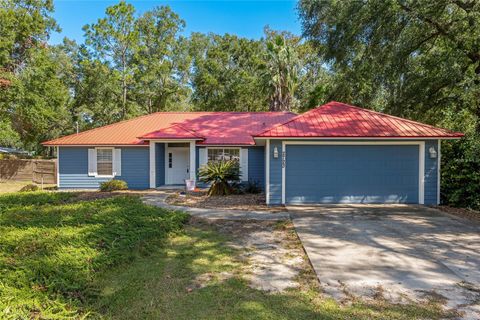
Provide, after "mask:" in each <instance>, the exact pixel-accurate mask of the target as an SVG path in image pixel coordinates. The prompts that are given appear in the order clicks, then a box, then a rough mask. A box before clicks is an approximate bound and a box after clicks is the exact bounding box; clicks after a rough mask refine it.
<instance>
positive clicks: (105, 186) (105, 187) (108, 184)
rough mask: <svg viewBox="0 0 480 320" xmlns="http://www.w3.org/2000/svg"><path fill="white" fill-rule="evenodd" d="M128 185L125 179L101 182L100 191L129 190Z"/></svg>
mask: <svg viewBox="0 0 480 320" xmlns="http://www.w3.org/2000/svg"><path fill="white" fill-rule="evenodd" d="M127 189H128V185H127V183H126V182H125V181H123V180H110V181H105V182H102V183H100V191H103V192H110V191H118V190H127Z"/></svg>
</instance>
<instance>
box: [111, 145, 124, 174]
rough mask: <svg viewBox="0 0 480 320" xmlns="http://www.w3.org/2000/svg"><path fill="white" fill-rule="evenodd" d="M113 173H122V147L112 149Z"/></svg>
mask: <svg viewBox="0 0 480 320" xmlns="http://www.w3.org/2000/svg"><path fill="white" fill-rule="evenodd" d="M113 152H114V154H113V175H114V176H121V175H122V149H113Z"/></svg>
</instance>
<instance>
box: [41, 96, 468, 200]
mask: <svg viewBox="0 0 480 320" xmlns="http://www.w3.org/2000/svg"><path fill="white" fill-rule="evenodd" d="M462 136H463V134H461V133H457V132H451V131H448V130H445V129H440V128H435V127H432V126H429V125H426V124H422V123H418V122H415V121H411V120H406V119H402V118H398V117H394V116H390V115H386V114H382V113H378V112H374V111H371V110H367V109H361V108H358V107H354V106H350V105H347V104H344V103H339V102H330V103H328V104H326V105H323V106H320V107H317V108H315V109H312V110H310V111H308V112H306V113H303V114H301V115H295V114H293V113H288V112H287V113H286V112H158V113H153V114H149V115H145V116H141V117H138V118H135V119H131V120H126V121H122V122H119V123H115V124H111V125H108V126H104V127H100V128H96V129H92V130H89V131H85V132H82V133H79V134H73V135H69V136H66V137H62V138H59V139H55V140H52V141H48V142H45V143H44V145H45V146H56V147H58V162H59V179H58V186H59V188H60V189H67V188H98V186H99V184H100V183H101V182H102V181H106V180H109V179H113V178H118V179H122V180H125V181H126V182H127V183H128V185H129V187H130V188H132V189H147V188H157V187H160V186H165V185H178V184H183V183H184V180H185V179H196V178H197V177H196V173H197V170H198V168H199V166H201V165H203V164H205V163H207V162H208V161H211V160H219V159H232V158H233V159H238V160H239V162H240V167H241V172H242V180H243V181H249V180H250V181H258V182H259V183H260V184H261V185H263V186H264V190H265V194H266V201H267V203H268V204H272V205H279V204H303V203H419V204H437V203H438V202H439V192H440V182H439V177H440V174H439V173H440V165H439V162H440V140H442V139H458V138H461V137H462ZM192 169H193V170H192Z"/></svg>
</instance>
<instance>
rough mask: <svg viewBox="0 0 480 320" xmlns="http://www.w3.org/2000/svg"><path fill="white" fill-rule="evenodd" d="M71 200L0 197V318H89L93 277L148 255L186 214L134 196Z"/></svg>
mask: <svg viewBox="0 0 480 320" xmlns="http://www.w3.org/2000/svg"><path fill="white" fill-rule="evenodd" d="M75 198H76V195H75V194H73V193H46V192H31V193H21V194H20V193H16V194H6V195H1V196H0V234H1V237H0V274H1V275H0V310H1V311H0V318H11V319H20V318H23V319H26V318H36V317H38V318H66V317H81V316H84V315H88V314H89V312H90V307H89V304H90V303H91V301H95V300H96V298H97V296H98V293H99V290H98V288H97V287H95V284H94V281H93V280H94V279H95V278H96V277H97V275H98V274H101V273H102V272H104V271H105V270H107V269H110V268H114V267H118V266H121V265H128V263H131V262H132V261H134V259H135V258H137V257H139V256H140V257H142V256H147V255H148V254H150V252H151V251H154V250H155V248H157V247H158V246H159V245H161V244H162V242H163V241H164V240H165V238H166V237H167V236H168V235H169V234H170V233H172V232H175V231H178V230H179V229H181V227H182V224H183V223H184V222H185V221H186V219H187V215H186V214H183V213H179V212H170V211H165V210H162V209H159V208H154V207H151V206H147V205H144V204H142V202H141V200H140V199H139V198H138V197H134V196H120V197H115V198H110V199H101V200H95V201H75V200H76V199H75Z"/></svg>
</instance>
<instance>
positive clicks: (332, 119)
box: [255, 101, 463, 138]
mask: <svg viewBox="0 0 480 320" xmlns="http://www.w3.org/2000/svg"><path fill="white" fill-rule="evenodd" d="M255 136H256V137H302V138H308V137H310V138H311V137H320V138H321V137H324V138H325V137H328V138H332V137H336V138H342V137H345V138H352V137H354V138H460V137H463V134H462V133H460V132H452V131H449V130H446V129H441V128H436V127H433V126H430V125H426V124H423V123H419V122H416V121H412V120H407V119H402V118H398V117H394V116H391V115H388V114H384V113H380V112H375V111H372V110H368V109H362V108H359V107H354V106H351V105H348V104H345V103H341V102H335V101H332V102H329V103H327V104H325V105H323V106H319V107H317V108H315V109H312V110H310V111H308V112H305V113H303V114H301V115H298V116H296V117H294V118H292V119H290V120H288V121H287V122H285V123H283V124H280V125H277V126H274V127H273V128H271V129H267V130H266V131H264V132H262V133H260V134H258V135H255Z"/></svg>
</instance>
